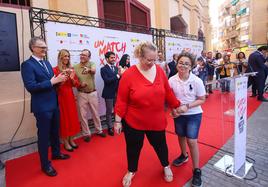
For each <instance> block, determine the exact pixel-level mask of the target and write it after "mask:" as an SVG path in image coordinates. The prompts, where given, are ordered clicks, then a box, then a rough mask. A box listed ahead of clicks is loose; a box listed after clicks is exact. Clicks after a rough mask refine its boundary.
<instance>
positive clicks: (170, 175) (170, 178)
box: [164, 166, 173, 182]
mask: <svg viewBox="0 0 268 187" xmlns="http://www.w3.org/2000/svg"><path fill="white" fill-rule="evenodd" d="M164 174H165V177H164V178H165V181H167V182H172V181H173V173H172V171H171V169H170V166H166V167H164Z"/></svg>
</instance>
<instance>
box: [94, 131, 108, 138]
mask: <svg viewBox="0 0 268 187" xmlns="http://www.w3.org/2000/svg"><path fill="white" fill-rule="evenodd" d="M96 134H97V135H98V136H100V137H102V138H105V137H106V134H104V132H99V133H96Z"/></svg>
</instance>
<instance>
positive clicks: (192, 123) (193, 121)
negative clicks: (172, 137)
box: [174, 113, 202, 139]
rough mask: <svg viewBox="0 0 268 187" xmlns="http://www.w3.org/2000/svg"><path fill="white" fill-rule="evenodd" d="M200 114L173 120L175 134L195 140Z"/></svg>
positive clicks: (199, 123) (182, 116) (200, 118)
mask: <svg viewBox="0 0 268 187" xmlns="http://www.w3.org/2000/svg"><path fill="white" fill-rule="evenodd" d="M201 120H202V113H200V114H192V115H181V116H179V117H177V118H175V119H174V124H175V132H176V134H177V135H178V136H180V137H187V138H189V139H197V138H198V133H199V128H200V125H201Z"/></svg>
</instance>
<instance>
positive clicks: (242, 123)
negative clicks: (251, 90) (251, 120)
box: [234, 77, 248, 173]
mask: <svg viewBox="0 0 268 187" xmlns="http://www.w3.org/2000/svg"><path fill="white" fill-rule="evenodd" d="M247 85H248V77H239V78H236V79H235V135H234V139H235V143H234V173H236V172H237V171H238V170H239V169H240V168H241V166H243V164H244V163H245V161H246V137H247Z"/></svg>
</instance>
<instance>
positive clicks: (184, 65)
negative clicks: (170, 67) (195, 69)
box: [178, 62, 191, 68]
mask: <svg viewBox="0 0 268 187" xmlns="http://www.w3.org/2000/svg"><path fill="white" fill-rule="evenodd" d="M178 66H181V67H185V68H187V67H188V66H191V64H188V63H182V62H178Z"/></svg>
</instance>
